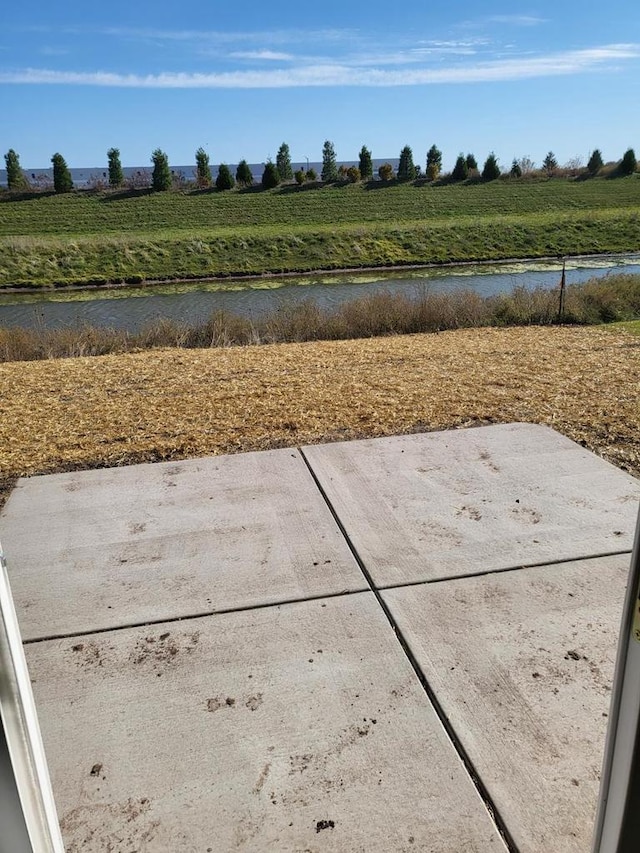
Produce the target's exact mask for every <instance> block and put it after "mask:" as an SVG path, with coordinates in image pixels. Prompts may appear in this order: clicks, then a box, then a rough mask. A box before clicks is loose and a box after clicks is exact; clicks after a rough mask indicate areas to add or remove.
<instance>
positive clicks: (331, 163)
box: [322, 139, 338, 182]
mask: <svg viewBox="0 0 640 853" xmlns="http://www.w3.org/2000/svg"><path fill="white" fill-rule="evenodd" d="M337 177H338V167H337V165H336V150H335V148H334V146H333V142H330V141H329V140H328V139H326V140H325V142H324V145H323V146H322V180H323V181H325V182H330V181H335V180H336V178H337Z"/></svg>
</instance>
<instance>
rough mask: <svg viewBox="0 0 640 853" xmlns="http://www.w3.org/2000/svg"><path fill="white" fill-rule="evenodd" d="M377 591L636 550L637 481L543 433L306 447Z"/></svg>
mask: <svg viewBox="0 0 640 853" xmlns="http://www.w3.org/2000/svg"><path fill="white" fill-rule="evenodd" d="M303 452H304V454H305V456H306V457H307V459H308V461H309V463H310V465H311V466H312V468H313V470H314V473H315V475H316V476H317V478H318V480H319V482H320V484H321V485H322V488H323V489H324V491H325V493H326V494H327V496H328V498H329V500H330V502H331V504H332V506H333V507H334V509H335V511H336V512H337V515H338V517H339V518H340V520H341V522H342V524H343V525H344V528H345V529H346V531H347V534H348V536H349V537H350V539H351V541H352V542H353V544H354V545H355V547H356V549H357V551H358V553H359V555H360V557H361V558H362V560H363V562H364V564H365V565H366V566H367V568H368V570H369V572H370V573H371V575H372V578H373V580H374V583H376V584H377V585H378V586H381V587H384V586H393V585H396V584H401V583H406V582H411V581H424V580H433V579H434V578H443V577H452V576H458V575H465V574H471V573H477V572H481V571H487V570H493V569H500V568H509V567H513V566H518V565H522V564H525V565H526V564H535V563H542V562H550V561H557V560H568V559H576V558H578V557H590V556H596V555H600V554H607V553H611V552H615V551H622V550H625V549H628V550H630V549H631V547H632V544H633V532H634V530H635V522H636V515H637V502H638V499H639V498H640V482H638V480H636V479H634V478H633V477H631V476H630V475H627V474H625V473H623V472H622V471H620V470H619V469H617V468H614V466H613V465H610V464H608V463H607V462H605V461H604V460H602V459H600V458H599V457H597V456H595V455H594V454H593V453H591V452H589V451H587V450H584V449H583V448H581V447H579V446H578V445H576V444H574V443H573V442H572V441H570V440H569V439H568V438H565V437H564V436H561V435H559V434H558V433H556V432H554V431H553V430H551V429H549V428H548V427H542V426H536V425H533V424H505V425H500V426H491V427H483V428H479V429H468V430H451V431H447V432H440V433H430V434H426V435H408V436H400V437H394V438H386V439H372V440H366V441H355V442H346V443H343V444H330V445H321V446H316V447H305V448H303Z"/></svg>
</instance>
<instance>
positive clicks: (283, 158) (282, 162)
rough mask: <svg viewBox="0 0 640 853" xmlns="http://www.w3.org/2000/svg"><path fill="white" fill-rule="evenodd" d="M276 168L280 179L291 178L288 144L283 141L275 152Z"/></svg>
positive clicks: (287, 179)
mask: <svg viewBox="0 0 640 853" xmlns="http://www.w3.org/2000/svg"><path fill="white" fill-rule="evenodd" d="M276 169H277V170H278V174H279V175H280V180H281V181H290V180H291V179H292V178H293V170H292V168H291V154H290V153H289V146H288V145H287V143H286V142H283V143H282V145H281V146H280V148H278V153H277V154H276Z"/></svg>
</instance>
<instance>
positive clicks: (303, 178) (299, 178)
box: [293, 169, 307, 187]
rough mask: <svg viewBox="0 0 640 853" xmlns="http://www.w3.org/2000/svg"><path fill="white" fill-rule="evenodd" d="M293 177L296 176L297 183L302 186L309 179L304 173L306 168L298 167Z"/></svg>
mask: <svg viewBox="0 0 640 853" xmlns="http://www.w3.org/2000/svg"><path fill="white" fill-rule="evenodd" d="M293 177H294V178H295V181H296V184H297V185H298V186H299V187H300V186H302V184H304V182H305V181H306V179H307V176H306V175H305V173H304V169H298V170H297V171H296V172H295V173H294V175H293Z"/></svg>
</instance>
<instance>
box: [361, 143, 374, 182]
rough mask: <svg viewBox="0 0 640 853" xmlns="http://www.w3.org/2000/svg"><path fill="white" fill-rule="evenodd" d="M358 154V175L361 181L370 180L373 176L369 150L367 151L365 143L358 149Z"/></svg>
mask: <svg viewBox="0 0 640 853" xmlns="http://www.w3.org/2000/svg"><path fill="white" fill-rule="evenodd" d="M358 156H359V158H360V162H359V163H358V169H359V170H360V177H361V178H362V180H363V181H370V180H371V178H372V177H373V163H372V161H371V151H369V149H368V148H367V146H366V145H363V146H362V148H361V149H360V154H359V155H358Z"/></svg>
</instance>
